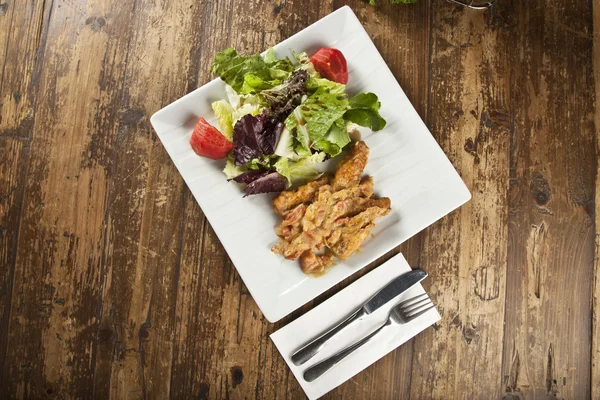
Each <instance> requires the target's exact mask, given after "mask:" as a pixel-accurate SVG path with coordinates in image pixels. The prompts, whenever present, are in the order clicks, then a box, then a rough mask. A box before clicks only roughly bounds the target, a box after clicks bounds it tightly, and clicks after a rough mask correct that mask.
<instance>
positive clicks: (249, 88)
mask: <svg viewBox="0 0 600 400" xmlns="http://www.w3.org/2000/svg"><path fill="white" fill-rule="evenodd" d="M265 57H266V58H267V61H268V62H267V61H265V60H264V59H263V58H262V57H261V55H260V54H253V55H251V56H241V55H239V54H238V53H237V52H236V51H235V49H233V48H229V49H225V50H223V51H221V52H220V53H218V54H217V55H216V57H215V60H214V62H213V65H212V72H213V73H215V74H218V75H219V76H220V77H221V79H222V80H223V81H225V82H226V83H227V84H228V85H230V86H231V87H232V88H233V89H234V90H235V91H236V92H238V93H242V94H248V93H258V92H260V91H261V90H264V89H268V88H272V87H274V86H277V85H279V84H280V83H281V82H282V81H283V80H285V79H287V78H288V77H289V76H290V74H291V73H292V71H293V69H294V67H293V65H292V63H291V61H290V60H289V59H287V58H286V59H283V60H277V59H276V58H275V56H274V53H273V52H272V51H267V54H266V55H265Z"/></svg>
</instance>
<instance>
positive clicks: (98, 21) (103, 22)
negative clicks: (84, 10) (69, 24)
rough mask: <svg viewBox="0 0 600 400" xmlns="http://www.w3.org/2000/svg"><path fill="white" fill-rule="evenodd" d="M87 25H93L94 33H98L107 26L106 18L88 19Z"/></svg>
mask: <svg viewBox="0 0 600 400" xmlns="http://www.w3.org/2000/svg"><path fill="white" fill-rule="evenodd" d="M85 24H86V25H91V29H92V31H93V32H98V31H99V30H100V29H101V28H102V27H103V26H104V25H106V19H104V17H88V18H86V20H85Z"/></svg>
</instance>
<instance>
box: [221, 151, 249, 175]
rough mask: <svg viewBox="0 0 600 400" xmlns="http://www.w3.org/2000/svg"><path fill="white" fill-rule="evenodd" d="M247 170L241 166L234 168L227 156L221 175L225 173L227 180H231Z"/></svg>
mask: <svg viewBox="0 0 600 400" xmlns="http://www.w3.org/2000/svg"><path fill="white" fill-rule="evenodd" d="M247 170H248V168H246V167H244V166H243V165H240V166H236V165H235V161H234V159H233V157H232V156H229V157H228V158H227V162H226V163H225V168H224V169H223V173H225V175H226V176H227V179H233V178H235V177H236V176H238V175H241V174H243V173H244V172H246V171H247Z"/></svg>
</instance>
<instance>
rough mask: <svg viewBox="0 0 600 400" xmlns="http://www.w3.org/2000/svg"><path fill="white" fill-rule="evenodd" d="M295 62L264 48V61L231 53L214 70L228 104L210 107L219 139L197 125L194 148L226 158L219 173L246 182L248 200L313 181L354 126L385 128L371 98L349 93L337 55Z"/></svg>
mask: <svg viewBox="0 0 600 400" xmlns="http://www.w3.org/2000/svg"><path fill="white" fill-rule="evenodd" d="M293 55H294V58H295V60H294V61H292V60H290V59H289V58H287V57H286V58H277V57H276V56H275V52H274V50H273V49H269V50H268V51H267V52H266V53H265V55H264V57H263V56H261V55H260V54H254V55H251V56H243V55H240V54H238V53H237V52H236V51H235V50H234V49H232V48H229V49H226V50H223V51H222V52H220V53H219V54H217V56H216V58H215V61H214V63H213V66H212V71H213V72H214V73H216V74H218V75H219V76H220V77H221V79H222V80H223V81H224V82H225V83H226V93H227V98H226V99H223V100H219V101H216V102H214V103H213V104H212V108H213V110H214V113H215V115H216V117H217V120H218V124H219V128H220V134H221V135H222V136H224V138H222V137H221V138H215V137H212V136H211V135H214V132H210V133H209V132H208V130H210V129H211V128H212V129H213V130H215V131H216V129H215V128H214V127H212V126H210V125H209V124H208V123H206V121H204V119H203V118H201V120H202V121H204V122H203V123H202V124H200V121H199V123H198V126H200V125H202V127H201V129H200V130H199V128H198V126H197V127H196V130H195V131H194V134H193V135H192V139H191V144H192V147H193V148H194V150H195V151H196V152H197V153H198V154H200V155H204V156H208V157H211V158H220V157H223V156H225V157H227V161H226V166H225V169H224V173H225V175H226V176H227V178H228V179H231V180H234V181H236V182H238V183H245V184H246V187H245V192H246V195H249V194H257V193H265V192H274V191H282V190H285V189H286V188H288V187H289V186H291V185H292V183H293V182H294V181H296V180H307V179H312V178H314V177H316V176H317V175H318V172H317V169H316V168H315V166H316V165H318V164H319V163H322V162H323V161H325V160H326V159H328V158H331V157H335V156H337V155H338V154H340V153H341V152H342V150H343V149H344V147H346V146H347V145H348V144H349V143H350V141H351V139H350V133H351V132H352V131H353V130H354V129H355V128H356V126H357V125H360V126H363V127H367V128H370V129H372V130H374V131H377V130H380V129H383V127H384V126H385V124H386V122H385V120H384V119H383V118H382V117H381V116H380V115H379V108H380V105H381V104H380V102H379V100H378V98H377V96H376V95H375V94H373V93H359V94H357V95H355V96H352V97H350V96H348V94H347V93H346V91H345V89H346V85H345V83H347V80H348V69H347V65H346V60H345V58H344V56H343V54H342V53H341V52H340V51H339V50H337V49H330V48H322V49H321V50H319V51H318V52H317V53H315V54H314V55H313V56H312V57H311V58H309V56H308V55H307V54H306V53H304V52H303V53H298V54H296V53H294V54H293ZM197 131H198V132H197ZM217 139H218V140H217ZM223 139H226V140H223Z"/></svg>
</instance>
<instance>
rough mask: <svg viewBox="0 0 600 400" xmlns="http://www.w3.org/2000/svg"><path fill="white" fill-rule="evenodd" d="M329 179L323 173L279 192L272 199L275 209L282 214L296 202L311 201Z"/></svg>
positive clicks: (294, 205)
mask: <svg viewBox="0 0 600 400" xmlns="http://www.w3.org/2000/svg"><path fill="white" fill-rule="evenodd" d="M329 179H330V178H329V176H328V175H324V176H322V177H321V178H319V179H317V180H315V181H312V182H308V183H307V184H305V185H302V186H300V187H299V188H298V189H297V190H294V191H286V192H281V194H280V195H279V196H277V197H275V198H274V199H273V207H274V208H275V211H277V213H278V214H279V215H282V216H283V215H285V214H286V212H288V211H289V210H291V209H292V208H294V207H296V206H297V205H298V204H301V203H309V202H312V201H313V199H314V197H315V193H316V192H317V191H318V190H319V188H320V187H321V186H323V185H326V184H328V183H329Z"/></svg>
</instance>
